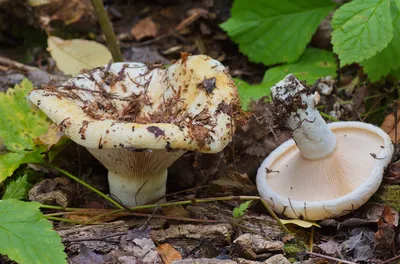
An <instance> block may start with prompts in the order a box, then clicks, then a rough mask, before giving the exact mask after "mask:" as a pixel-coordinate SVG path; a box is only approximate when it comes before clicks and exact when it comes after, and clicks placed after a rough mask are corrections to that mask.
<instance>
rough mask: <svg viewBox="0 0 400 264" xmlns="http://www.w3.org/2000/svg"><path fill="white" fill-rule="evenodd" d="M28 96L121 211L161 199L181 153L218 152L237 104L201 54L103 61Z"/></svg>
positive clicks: (225, 76) (221, 73) (221, 72)
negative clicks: (169, 60)
mask: <svg viewBox="0 0 400 264" xmlns="http://www.w3.org/2000/svg"><path fill="white" fill-rule="evenodd" d="M29 99H30V101H31V102H33V103H34V104H35V105H37V106H38V107H39V108H40V109H41V110H42V111H43V112H44V113H46V115H47V116H48V117H49V118H50V119H51V120H53V122H55V123H56V124H57V125H58V127H59V128H60V129H61V130H62V131H63V133H64V134H65V135H67V136H68V137H69V138H71V139H72V140H73V141H75V142H76V143H77V144H79V145H82V146H84V147H86V148H87V149H88V150H89V152H90V153H92V154H93V155H94V156H95V157H96V158H97V159H98V160H99V161H100V162H101V163H102V164H103V165H104V166H105V167H106V168H107V169H108V180H109V185H110V192H111V194H113V195H115V196H117V197H118V198H119V199H120V200H121V201H122V202H123V203H124V204H126V205H129V206H134V205H139V204H144V203H147V202H149V201H152V200H154V199H156V198H159V197H162V196H163V195H165V191H166V190H165V189H166V186H165V185H166V179H167V168H168V167H169V166H170V165H171V164H172V163H173V162H174V161H175V160H177V159H178V158H179V157H180V156H182V155H183V154H184V152H185V151H186V150H195V151H199V152H204V153H216V152H219V151H221V150H222V149H223V148H224V147H225V146H226V145H227V144H228V143H229V142H230V141H231V139H232V134H233V132H234V125H233V122H234V121H233V120H232V115H233V113H234V111H236V110H235V109H238V107H239V100H238V94H237V89H236V86H235V84H234V83H233V81H232V79H231V77H230V75H229V73H228V71H227V69H226V68H225V67H224V66H223V65H222V64H221V63H220V62H218V61H216V60H213V59H211V58H210V57H207V56H204V55H197V56H184V57H182V58H181V59H180V60H179V61H177V62H176V63H174V64H172V65H170V66H168V67H167V66H164V67H159V68H153V69H149V68H148V67H147V66H146V65H144V64H142V63H114V64H109V65H106V66H104V67H101V68H96V69H93V70H91V71H89V72H87V73H83V74H80V75H78V76H76V77H74V78H72V79H70V80H69V81H67V82H66V83H65V84H63V85H62V86H61V87H54V86H46V87H44V89H37V90H34V91H32V92H31V93H30V95H29Z"/></svg>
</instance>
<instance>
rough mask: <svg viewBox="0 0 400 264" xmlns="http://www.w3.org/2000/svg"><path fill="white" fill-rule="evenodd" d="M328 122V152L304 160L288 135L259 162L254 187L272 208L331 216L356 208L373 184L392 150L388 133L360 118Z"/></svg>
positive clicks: (377, 182) (378, 180)
mask: <svg viewBox="0 0 400 264" xmlns="http://www.w3.org/2000/svg"><path fill="white" fill-rule="evenodd" d="M328 126H329V128H330V129H331V130H332V132H333V133H334V134H335V136H336V139H337V146H336V150H335V151H334V153H333V154H332V155H330V156H329V157H326V158H323V159H319V160H309V159H306V158H304V157H302V156H301V154H300V151H299V149H298V148H297V147H296V143H295V141H294V140H293V139H289V140H288V141H286V142H285V143H283V144H282V145H281V146H279V147H278V148H277V149H275V150H274V151H273V152H272V153H271V154H270V155H269V156H268V157H267V158H266V159H265V160H264V162H263V163H262V165H261V166H260V168H259V170H258V173H257V188H258V191H259V194H260V196H261V197H262V198H264V199H265V200H266V201H267V203H268V204H269V205H270V206H271V207H272V209H273V210H274V211H276V212H278V213H281V214H284V215H285V216H287V217H290V218H301V219H308V220H322V219H326V218H331V217H337V216H340V215H343V214H346V213H348V212H349V211H352V210H354V209H357V208H359V207H360V206H361V205H363V204H364V203H365V202H366V201H367V200H368V199H369V198H370V197H371V196H372V195H373V194H374V193H375V192H376V191H377V189H378V188H379V185H380V183H381V181H382V176H383V172H384V169H385V167H386V166H387V165H388V164H389V162H390V160H391V158H392V155H393V151H394V148H393V144H392V142H391V140H390V137H389V136H388V135H387V134H386V133H385V132H384V131H383V130H381V129H380V128H378V127H376V126H374V125H371V124H366V123H362V122H336V123H331V124H328Z"/></svg>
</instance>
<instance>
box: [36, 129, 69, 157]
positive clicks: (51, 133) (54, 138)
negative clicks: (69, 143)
mask: <svg viewBox="0 0 400 264" xmlns="http://www.w3.org/2000/svg"><path fill="white" fill-rule="evenodd" d="M63 135H64V134H63V133H62V132H61V131H60V129H58V127H57V125H56V124H54V123H53V124H51V125H50V126H49V129H48V130H47V133H46V134H43V135H41V136H39V137H38V138H37V139H35V143H38V144H41V145H46V146H47V150H49V149H50V148H51V147H52V146H54V145H56V144H57V143H58V142H59V141H60V139H61V137H62V136H63Z"/></svg>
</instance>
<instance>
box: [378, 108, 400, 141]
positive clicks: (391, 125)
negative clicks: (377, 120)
mask: <svg viewBox="0 0 400 264" xmlns="http://www.w3.org/2000/svg"><path fill="white" fill-rule="evenodd" d="M399 121H400V109H399V110H397V124H396V123H395V116H394V113H391V114H388V115H387V116H386V117H385V120H383V123H382V125H381V128H382V130H383V131H385V132H386V133H388V134H389V136H390V138H391V139H392V141H393V142H394V141H395V140H396V129H395V127H396V126H397V143H399V141H400V122H399Z"/></svg>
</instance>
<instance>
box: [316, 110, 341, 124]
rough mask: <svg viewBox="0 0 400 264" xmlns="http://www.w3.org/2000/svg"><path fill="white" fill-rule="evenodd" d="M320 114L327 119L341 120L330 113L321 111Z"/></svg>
mask: <svg viewBox="0 0 400 264" xmlns="http://www.w3.org/2000/svg"><path fill="white" fill-rule="evenodd" d="M319 113H320V114H321V116H322V117H325V118H326V119H329V120H330V121H333V122H338V121H340V120H339V119H337V118H334V117H333V116H330V115H328V114H325V113H324V112H321V111H320V112H319Z"/></svg>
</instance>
